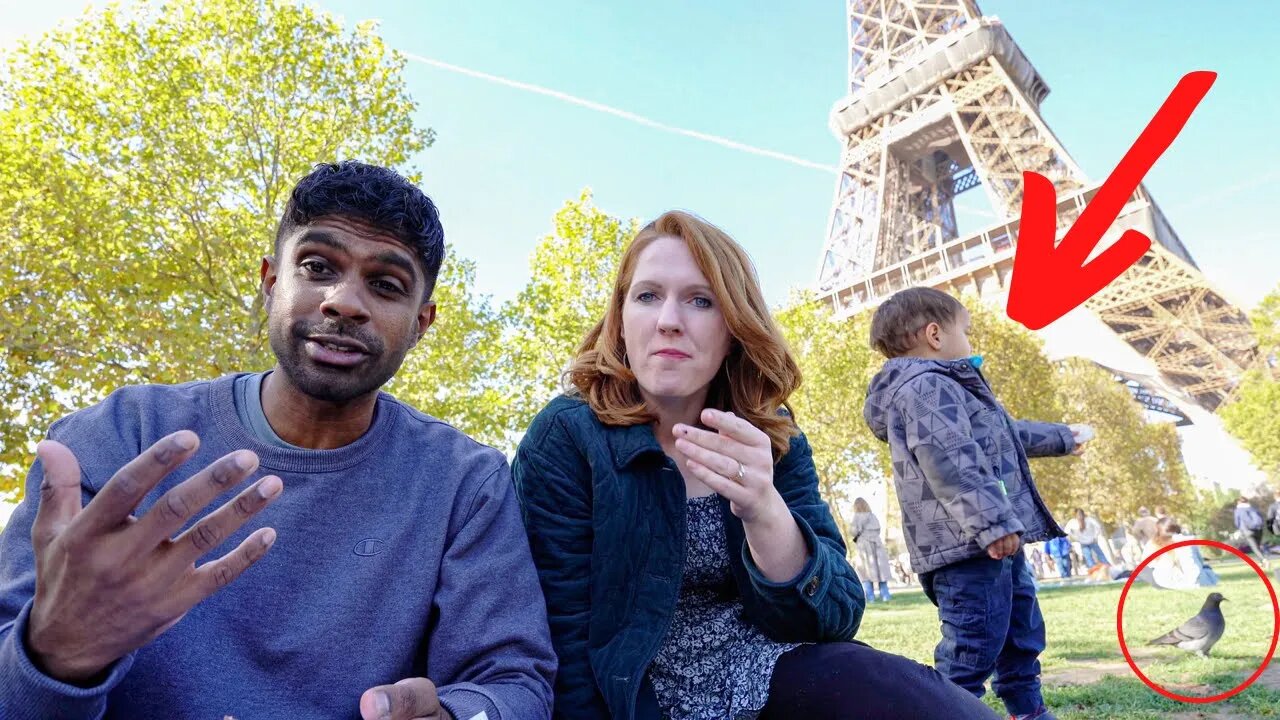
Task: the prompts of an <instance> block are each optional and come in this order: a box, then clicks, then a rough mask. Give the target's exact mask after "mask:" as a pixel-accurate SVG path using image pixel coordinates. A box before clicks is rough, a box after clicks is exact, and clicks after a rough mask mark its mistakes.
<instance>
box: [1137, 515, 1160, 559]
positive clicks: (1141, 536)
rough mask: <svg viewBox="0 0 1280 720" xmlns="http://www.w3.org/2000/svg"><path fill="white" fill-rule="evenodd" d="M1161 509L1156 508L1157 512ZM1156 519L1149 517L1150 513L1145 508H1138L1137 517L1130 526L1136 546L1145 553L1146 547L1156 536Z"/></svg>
mask: <svg viewBox="0 0 1280 720" xmlns="http://www.w3.org/2000/svg"><path fill="white" fill-rule="evenodd" d="M1162 509H1163V508H1156V510H1157V511H1159V510H1162ZM1156 522H1157V521H1156V519H1155V518H1153V517H1151V511H1150V510H1148V509H1147V508H1146V507H1140V508H1138V517H1137V518H1136V519H1135V520H1134V521H1133V525H1132V526H1131V527H1132V529H1133V536H1134V537H1135V538H1137V540H1138V545H1139V546H1140V547H1141V548H1142V549H1143V550H1144V551H1145V550H1146V549H1147V545H1148V544H1149V543H1150V542H1151V540H1152V539H1153V538H1154V537H1155V536H1156Z"/></svg>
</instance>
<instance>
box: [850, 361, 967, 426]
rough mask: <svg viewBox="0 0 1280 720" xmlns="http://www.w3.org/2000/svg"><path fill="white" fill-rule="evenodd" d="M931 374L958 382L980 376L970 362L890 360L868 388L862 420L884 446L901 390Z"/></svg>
mask: <svg viewBox="0 0 1280 720" xmlns="http://www.w3.org/2000/svg"><path fill="white" fill-rule="evenodd" d="M927 372H939V373H943V374H945V375H949V376H951V377H953V378H955V379H956V380H963V379H964V378H972V377H976V376H977V375H978V370H977V369H976V368H974V367H973V365H972V364H971V363H970V362H969V359H968V358H961V359H959V360H927V359H925V358H917V357H896V358H891V359H889V360H887V361H886V362H885V364H884V367H882V368H880V372H878V373H876V375H875V377H873V378H872V379H871V384H870V385H868V386H867V400H866V402H865V403H864V404H863V406H862V417H863V418H864V419H865V420H866V421H867V425H868V426H869V427H870V428H871V432H872V433H874V434H875V436H876V437H877V438H880V440H881V441H883V442H888V439H889V420H888V410H889V406H890V405H892V404H893V398H894V396H895V395H897V394H898V390H899V389H901V388H902V386H903V385H904V384H905V383H906V382H907V381H909V380H911V379H912V378H915V377H919V376H920V375H923V374H924V373H927Z"/></svg>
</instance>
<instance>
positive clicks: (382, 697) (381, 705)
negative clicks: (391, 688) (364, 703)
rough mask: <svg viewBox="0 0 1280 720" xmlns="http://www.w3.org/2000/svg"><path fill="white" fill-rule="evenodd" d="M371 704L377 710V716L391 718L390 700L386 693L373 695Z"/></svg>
mask: <svg viewBox="0 0 1280 720" xmlns="http://www.w3.org/2000/svg"><path fill="white" fill-rule="evenodd" d="M373 704H374V705H375V706H377V708H378V714H379V715H382V716H383V717H390V716H391V698H389V697H387V694H386V693H374V695H373Z"/></svg>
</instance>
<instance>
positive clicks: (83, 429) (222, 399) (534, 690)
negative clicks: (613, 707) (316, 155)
mask: <svg viewBox="0 0 1280 720" xmlns="http://www.w3.org/2000/svg"><path fill="white" fill-rule="evenodd" d="M443 243H444V241H443V232H442V230H441V228H440V224H439V219H438V215H437V212H436V209H435V207H434V205H432V203H431V201H430V200H429V199H428V198H427V197H426V196H425V195H423V194H422V192H421V191H420V190H418V189H417V188H415V187H414V186H412V185H411V184H410V183H408V182H407V181H406V180H405V179H404V178H402V177H400V176H399V175H397V174H396V173H394V172H392V171H390V170H387V169H384V168H378V167H373V166H369V165H363V164H360V163H355V162H344V163H341V164H338V165H321V166H318V167H317V168H316V170H315V171H314V172H312V173H311V174H310V175H308V176H307V177H306V178H304V179H303V180H302V181H301V182H300V183H299V184H298V186H297V187H296V188H295V189H294V191H293V194H292V196H291V199H290V201H289V203H288V205H287V207H286V209H285V212H284V216H283V218H282V220H281V222H280V226H279V230H278V231H277V234H276V241H275V254H274V256H271V257H267V258H265V259H264V260H263V262H262V267H261V280H262V293H263V298H264V300H265V307H266V311H267V319H268V335H269V338H270V341H271V348H272V350H273V352H274V353H275V356H276V359H277V364H276V366H275V368H274V370H273V371H271V372H269V373H262V374H239V375H231V376H226V377H223V378H219V379H217V380H211V381H204V382H194V383H188V384H185V385H178V386H154V385H153V386H139V387H127V388H123V389H120V390H118V391H116V392H115V393H113V394H112V395H111V396H110V397H108V398H107V399H106V400H105V401H103V402H102V403H100V404H98V405H96V406H94V407H91V408H89V409H87V410H83V411H80V412H77V413H74V414H72V415H70V416H68V417H66V418H63V419H62V420H59V421H58V422H56V423H54V425H53V427H52V428H50V430H49V439H48V440H45V441H44V442H42V443H40V445H39V446H38V448H37V451H36V452H37V456H38V460H37V462H36V463H35V465H34V466H33V467H32V469H31V472H30V474H29V475H28V479H27V494H26V499H25V500H24V501H23V502H22V504H21V505H19V507H18V509H17V510H16V511H15V513H14V515H13V518H12V521H11V522H10V524H9V526H8V528H7V530H6V532H5V533H4V535H3V536H2V537H0V717H4V718H9V719H11V720H19V719H21V720H26V719H28V718H29V719H32V720H34V719H35V718H76V719H78V718H162V717H163V718H169V717H184V718H187V717H189V718H222V717H224V716H233V717H237V718H241V720H259V719H260V718H301V717H306V718H323V717H333V718H349V717H351V716H353V715H355V714H356V713H357V711H358V712H359V713H360V715H361V717H363V718H365V720H374V719H375V718H378V719H388V718H389V719H394V720H401V719H404V720H408V719H409V718H431V719H433V720H434V719H442V720H448V719H456V720H472V719H476V720H525V718H546V717H548V716H549V715H550V704H551V679H552V675H553V673H554V669H555V668H554V654H553V652H552V648H551V643H550V637H549V633H548V630H547V621H546V617H545V609H544V604H543V599H542V594H541V591H540V589H539V585H538V579H537V575H536V572H535V570H534V567H533V564H532V558H531V555H530V552H529V548H528V544H527V541H526V539H525V537H526V536H525V533H524V529H523V525H522V523H521V519H520V513H519V509H518V505H517V502H516V498H515V496H514V494H513V488H512V484H511V480H510V474H509V469H508V466H507V463H506V460H505V459H504V458H503V456H502V455H501V454H500V453H499V452H498V451H496V450H494V449H492V448H488V447H485V446H483V445H480V444H479V443H476V442H475V441H473V440H471V439H470V438H468V437H467V436H465V435H463V434H462V433H460V432H458V431H457V430H455V429H454V428H452V427H450V426H449V425H447V424H445V423H443V422H440V421H439V420H435V419H433V418H431V417H428V416H426V415H424V414H422V413H419V412H418V411H416V410H414V409H412V408H410V407H408V406H406V405H404V404H402V403H400V402H398V401H397V400H395V399H394V398H392V397H391V396H389V395H386V394H382V393H379V391H378V389H379V388H380V387H381V386H382V385H383V384H384V383H385V382H387V381H388V380H389V379H390V378H391V377H392V376H394V374H395V373H396V371H397V370H398V369H399V367H400V364H401V362H402V361H403V360H404V357H405V354H406V353H407V352H408V351H409V349H410V348H412V347H413V346H414V345H415V344H417V342H418V341H419V340H420V339H421V338H422V335H423V333H424V332H426V330H427V328H428V327H430V326H431V323H432V322H433V321H434V319H435V313H436V307H435V304H434V303H433V302H432V301H431V293H432V290H433V289H434V285H435V282H436V277H437V275H438V273H439V269H440V264H441V261H442V258H443V255H444V244H443ZM251 477H253V478H256V479H255V480H254V482H253V483H252V484H251V485H249V487H248V488H247V489H245V490H243V491H242V492H240V493H239V494H238V495H237V496H236V497H235V498H233V499H232V500H230V501H228V502H227V503H226V504H223V505H222V506H221V507H218V508H217V509H214V510H212V511H210V509H209V508H208V506H209V505H210V503H212V501H213V500H215V499H216V498H218V497H219V496H221V495H222V494H223V493H225V492H227V491H229V490H231V489H232V488H235V487H236V486H238V485H240V484H241V483H242V482H243V481H245V480H246V479H248V478H251ZM286 487H287V488H288V491H287V492H285V488H286ZM82 504H83V506H82ZM228 541H229V545H228V546H229V547H232V548H234V549H232V550H231V551H230V552H228V553H226V554H225V555H222V556H221V557H219V558H217V559H213V560H210V561H208V562H205V563H204V564H203V565H196V564H195V563H196V562H197V560H199V559H200V558H201V557H203V556H205V555H207V554H209V553H210V552H212V551H213V550H214V549H215V548H218V547H220V546H222V545H224V543H227V542H228ZM268 550H270V552H268ZM242 573H243V575H242Z"/></svg>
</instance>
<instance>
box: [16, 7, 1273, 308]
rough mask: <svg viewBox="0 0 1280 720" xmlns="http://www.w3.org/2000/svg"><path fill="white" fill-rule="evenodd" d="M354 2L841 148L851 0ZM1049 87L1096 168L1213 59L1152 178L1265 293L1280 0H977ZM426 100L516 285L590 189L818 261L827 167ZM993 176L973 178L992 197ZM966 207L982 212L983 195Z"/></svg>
mask: <svg viewBox="0 0 1280 720" xmlns="http://www.w3.org/2000/svg"><path fill="white" fill-rule="evenodd" d="M315 4H316V5H318V6H319V7H322V8H324V9H328V10H331V11H333V12H334V13H335V14H337V15H339V16H340V17H342V18H343V19H345V21H346V22H347V23H348V24H353V23H354V22H356V21H358V20H362V19H366V18H378V19H380V20H381V21H382V26H381V30H382V33H383V36H384V37H385V38H386V40H387V41H388V42H389V44H390V45H391V46H392V47H394V48H396V49H398V50H401V51H403V52H406V53H412V54H415V55H420V56H424V57H427V58H432V59H435V60H439V61H443V62H445V63H450V64H452V65H456V66H461V67H464V68H469V69H472V70H475V71H480V72H484V73H489V74H492V75H496V76H501V77H505V78H510V79H512V80H516V81H520V82H525V83H531V84H535V85H539V86H543V87H546V88H550V89H554V90H557V91H560V92H564V93H568V94H571V95H574V96H578V97H581V98H585V99H588V100H592V101H595V102H598V103H601V104H604V105H608V106H612V107H616V108H620V109H624V110H627V111H629V112H632V113H636V114H639V115H643V116H646V117H648V118H652V119H654V120H657V121H660V122H663V123H667V124H670V125H673V126H679V127H683V128H688V129H692V130H696V131H699V132H703V133H708V134H714V135H718V136H722V137H725V138H729V139H732V140H735V141H738V142H742V143H746V144H749V145H753V146H758V147H762V148H767V149H770V150H775V151H779V152H782V153H786V154H788V155H791V156H795V157H799V158H804V159H806V160H809V161H812V162H814V163H819V164H824V165H834V164H835V163H836V160H837V157H838V151H839V147H838V144H837V141H836V140H835V138H834V137H833V136H832V135H831V134H830V132H829V131H828V129H827V114H828V111H829V110H830V108H831V105H832V104H833V103H834V102H835V101H836V100H837V99H839V98H840V96H841V94H842V93H843V92H844V90H845V87H846V80H847V79H846V77H845V73H846V65H847V60H846V55H845V54H846V37H845V29H844V25H845V16H844V3H843V2H842V1H841V0H821V1H819V0H799V1H797V2H786V3H783V2H735V3H729V2H699V3H691V2H684V3H681V2H672V1H668V0H648V1H646V2H621V1H618V2H586V1H585V0H584V1H579V2H569V1H568V0H543V1H541V2H537V3H513V2H499V1H498V0H471V1H470V2H466V3H456V2H443V1H436V0H433V1H431V2H410V1H408V0H404V1H400V0H396V1H386V2H369V1H368V0H363V1H356V0H323V1H322V2H318V3H315ZM84 5H85V3H84V2H83V0H80V1H73V2H68V1H66V0H44V1H43V2H41V3H39V4H31V3H25V2H23V3H17V2H8V0H0V47H3V46H5V45H8V44H10V43H11V42H12V39H13V38H14V37H16V36H19V35H29V34H34V33H39V32H42V31H43V30H45V29H47V28H49V27H51V26H52V25H53V24H54V23H55V22H57V21H58V20H60V19H62V18H68V17H72V16H75V15H76V14H78V13H79V12H80V10H81V9H82V8H83V7H84ZM981 6H982V9H983V10H984V12H986V14H988V15H996V16H999V17H1000V18H1001V19H1002V20H1003V21H1004V22H1005V24H1006V26H1007V27H1008V28H1009V30H1010V32H1011V33H1012V34H1013V37H1014V38H1015V40H1017V42H1018V43H1019V45H1020V46H1021V47H1022V49H1023V51H1024V52H1025V53H1026V55H1027V56H1028V57H1029V58H1030V59H1031V61H1032V62H1033V63H1034V64H1035V65H1036V67H1037V68H1038V69H1039V71H1040V74H1041V75H1042V77H1044V79H1045V80H1046V81H1047V82H1048V84H1049V86H1050V87H1051V88H1052V93H1051V94H1050V95H1049V97H1048V99H1047V100H1046V101H1045V103H1044V105H1043V108H1042V109H1043V112H1044V116H1045V118H1046V120H1047V121H1048V123H1049V125H1050V127H1051V128H1052V129H1053V130H1054V131H1055V132H1056V133H1057V135H1058V136H1059V138H1060V139H1061V140H1062V141H1063V142H1064V144H1065V145H1066V147H1067V149H1068V151H1069V152H1070V153H1071V154H1072V155H1073V156H1074V157H1075V159H1076V160H1077V161H1078V162H1079V163H1080V165H1081V166H1082V167H1083V168H1084V170H1085V172H1086V173H1088V174H1089V176H1090V177H1091V178H1092V179H1094V180H1101V179H1103V178H1104V177H1105V176H1106V174H1107V173H1109V172H1110V171H1111V169H1112V168H1113V167H1114V165H1115V163H1116V162H1117V161H1118V160H1119V158H1120V157H1121V155H1123V153H1124V151H1125V150H1127V149H1128V147H1129V145H1130V144H1131V143H1132V142H1133V140H1134V139H1135V138H1136V137H1137V135H1138V133H1139V132H1140V131H1141V129H1142V128H1143V127H1144V126H1145V124H1146V123H1147V121H1148V120H1149V119H1150V117H1151V116H1152V115H1153V114H1154V112H1155V110H1156V108H1157V107H1158V106H1159V104H1160V103H1161V102H1162V101H1163V99H1164V98H1165V97H1166V96H1167V94H1168V92H1169V91H1170V90H1171V89H1172V88H1173V86H1174V84H1176V82H1177V80H1178V78H1179V77H1180V76H1181V75H1182V74H1184V73H1185V72H1188V71H1191V70H1197V69H1210V70H1215V71H1217V72H1218V73H1219V79H1218V81H1217V83H1216V84H1215V86H1214V87H1213V89H1212V90H1211V91H1210V93H1209V95H1208V97H1207V98H1206V99H1205V101H1204V102H1203V103H1202V104H1201V106H1200V108H1199V109H1198V110H1197V111H1196V113H1195V115H1194V116H1193V117H1192V119H1191V121H1190V123H1189V124H1188V126H1187V127H1186V128H1185V129H1184V131H1183V132H1182V134H1181V135H1180V136H1179V137H1178V139H1177V141H1175V143H1174V144H1173V146H1172V148H1171V149H1170V150H1169V151H1168V152H1167V153H1166V154H1165V156H1164V157H1163V158H1162V159H1161V160H1160V161H1159V162H1158V163H1157V164H1156V166H1155V168H1154V169H1153V171H1152V172H1151V173H1150V174H1149V175H1148V178H1147V184H1148V187H1149V188H1150V189H1151V190H1152V191H1153V193H1154V195H1155V197H1156V199H1157V201H1158V202H1159V203H1160V205H1161V207H1162V208H1163V210H1164V211H1165V213H1166V215H1167V216H1168V217H1169V218H1170V219H1171V220H1172V222H1173V224H1174V227H1175V228H1176V229H1177V231H1178V233H1179V234H1180V236H1181V237H1182V240H1183V242H1184V243H1185V244H1186V245H1187V247H1188V248H1189V249H1190V250H1191V252H1192V254H1193V255H1194V257H1195V258H1196V260H1197V262H1198V263H1199V264H1200V266H1201V268H1202V269H1203V270H1204V271H1205V272H1206V274H1208V276H1209V277H1210V278H1211V280H1213V281H1214V282H1215V283H1216V284H1218V285H1219V286H1220V287H1222V288H1223V289H1224V290H1225V291H1227V292H1228V293H1230V295H1231V296H1232V297H1233V298H1234V299H1236V300H1237V301H1238V302H1240V303H1242V304H1244V305H1245V306H1246V307H1251V306H1253V305H1254V304H1255V303H1256V302H1257V300H1258V299H1260V298H1261V297H1262V295H1263V294H1265V293H1266V292H1267V291H1268V290H1270V289H1271V288H1273V287H1275V286H1276V284H1277V282H1280V232H1277V230H1276V229H1275V227H1274V224H1273V223H1272V222H1271V221H1270V216H1271V213H1270V212H1268V211H1267V210H1268V208H1269V207H1270V206H1271V205H1272V204H1273V203H1274V193H1273V192H1272V188H1273V187H1274V186H1275V185H1277V184H1278V182H1280V141H1277V138H1276V136H1275V131H1274V130H1273V129H1272V128H1273V127H1274V126H1275V123H1276V118H1277V117H1280V93H1277V92H1276V90H1277V82H1276V80H1275V78H1274V77H1273V76H1272V75H1271V74H1270V73H1274V72H1275V69H1277V68H1280V50H1277V48H1276V45H1275V43H1274V41H1273V37H1272V33H1273V29H1274V28H1275V27H1277V26H1280V3H1271V2H1254V3H1247V2H1237V3H1233V4H1232V11H1231V14H1230V17H1229V18H1227V17H1225V16H1218V15H1215V14H1214V13H1213V12H1212V11H1210V10H1206V9H1205V5H1204V4H1203V3H1197V2H1161V3H1156V2H1126V3H1115V2H1103V1H1083V0H1073V1H1072V2H1048V1H1031V0H1021V1H1014V0H1004V1H995V0H990V1H988V2H982V3H981ZM406 77H407V81H408V86H409V89H410V92H411V93H412V95H413V96H414V98H415V99H416V100H417V102H418V104H419V110H418V122H419V123H420V124H421V125H425V126H431V127H433V128H434V129H435V130H436V132H437V133H438V140H437V142H436V144H435V145H434V146H433V147H432V148H430V149H429V150H427V151H426V152H425V153H423V155H422V156H421V157H420V158H417V159H416V162H415V164H416V165H417V166H418V167H419V168H420V169H421V170H423V171H424V174H425V178H426V182H425V185H426V189H427V191H428V192H429V193H430V194H431V195H432V196H433V197H434V198H435V199H436V201H437V203H438V204H439V205H440V207H441V212H442V215H443V218H444V222H445V229H446V234H447V236H448V238H449V240H450V241H451V242H452V243H453V244H454V247H455V250H456V252H457V253H459V254H461V255H466V256H469V257H471V258H473V259H475V260H476V262H477V266H478V273H477V282H478V285H479V290H480V291H481V292H485V293H489V294H491V295H493V296H494V297H495V299H497V300H499V301H500V300H505V299H508V298H510V297H512V296H514V294H515V293H516V292H518V290H519V288H520V287H521V286H522V285H523V284H524V282H525V280H526V278H527V276H528V268H527V258H528V256H529V253H530V251H531V250H532V248H533V246H534V244H535V243H536V242H537V240H538V239H539V238H540V237H541V236H543V235H545V234H546V233H547V232H548V231H549V229H550V221H551V217H552V215H553V214H554V213H555V211H556V209H557V208H558V207H559V206H560V205H561V204H562V203H563V202H564V201H565V200H567V199H569V198H573V197H575V196H576V195H577V194H578V193H579V192H580V191H581V190H582V189H583V188H584V187H590V188H592V189H593V190H594V192H595V199H596V203H597V205H599V206H600V207H602V208H603V209H605V210H607V211H608V212H611V213H613V214H616V215H620V216H624V217H640V218H649V217H652V216H654V215H656V214H658V213H660V212H662V211H663V210H666V209H668V208H672V207H680V208H685V209H689V210H693V211H695V212H697V213H699V214H701V215H703V216H704V217H706V218H708V219H710V220H711V221H713V222H716V223H718V224H720V225H721V226H723V227H724V228H725V229H727V230H728V231H729V232H730V233H731V234H732V235H734V236H735V237H736V238H737V239H738V240H739V241H741V242H742V243H743V244H744V245H745V246H746V247H747V249H748V250H749V251H750V253H751V254H752V256H753V257H754V258H755V260H756V263H757V265H758V267H759V268H760V274H761V279H762V282H763V284H764V286H765V290H766V293H767V294H768V296H769V298H770V300H771V301H772V302H775V303H776V302H780V301H781V300H782V299H783V298H785V296H786V293H787V291H788V289H789V288H791V287H795V286H800V285H805V284H807V283H809V282H811V281H812V280H813V278H814V271H815V269H816V265H817V259H818V255H819V253H820V251H821V249H822V244H823V240H824V234H825V229H826V218H827V213H828V211H829V207H830V202H831V197H832V191H833V187H834V180H835V178H834V175H833V174H832V173H830V172H829V171H824V170H820V169H813V168H810V167H801V166H798V165H795V164H791V163H788V162H784V161H781V160H776V159H771V158H766V157H760V156H757V155H753V154H749V153H746V152H743V151H740V150H733V149H729V148H726V147H722V146H719V145H715V144H712V143H708V142H705V141H700V140H696V139H692V138H689V137H685V136H681V135H677V134H672V133H668V132H663V131H661V130H658V129H655V128H652V127H646V126H643V125H639V124H636V123H634V122H631V121H628V120H624V119H621V118H618V117H614V116H610V115H607V114H603V113H600V112H597V111H593V110H589V109H587V108H583V107H579V106H576V105H573V104H569V103H566V102H564V101H562V100H557V99H554V98H550V97H546V96H543V95H539V94H535V93H531V92H528V91H525V90H520V89H516V88H513V87H509V86H505V85H502V84H498V83H494V82H490V81H486V80H482V79H478V78H476V77H472V76H468V75H465V74H461V73H458V72H453V71H449V70H445V69H441V68H439V67H435V66H431V65H428V64H425V63H420V62H416V61H413V62H410V63H409V65H408V67H407V69H406ZM981 196H982V193H981V192H980V191H979V192H973V193H970V194H969V195H968V196H965V202H966V203H975V202H976V203H979V204H981V203H983V202H985V201H984V200H983V199H982V197H981ZM975 217H976V216H975Z"/></svg>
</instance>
